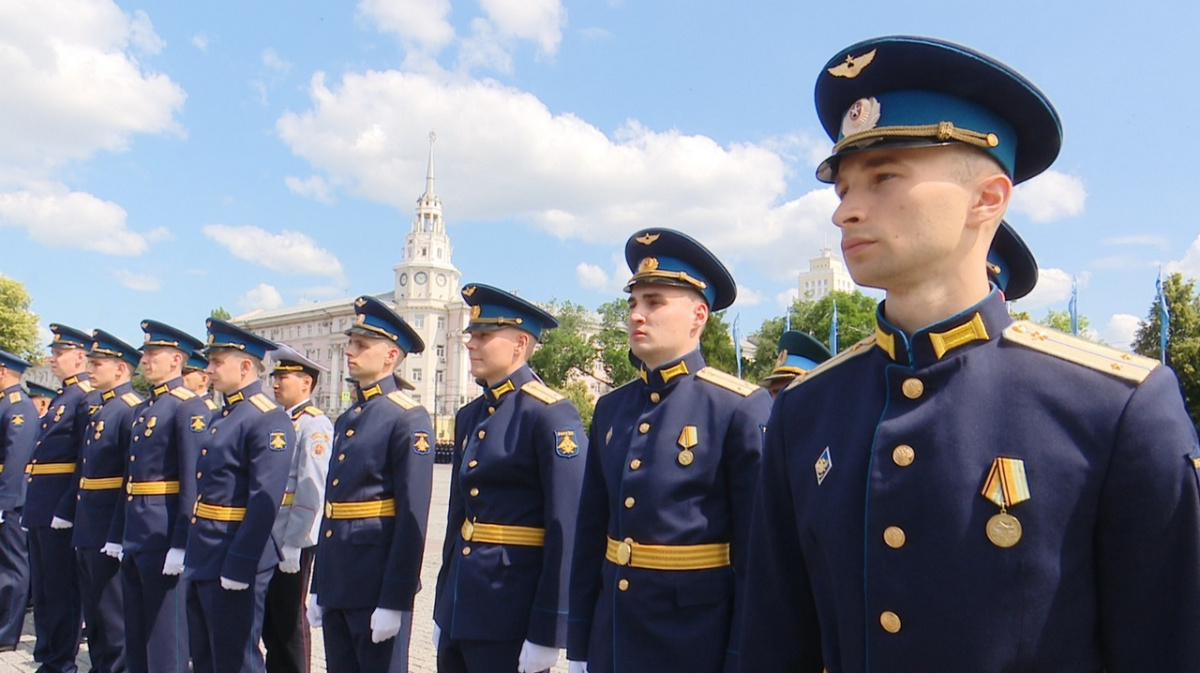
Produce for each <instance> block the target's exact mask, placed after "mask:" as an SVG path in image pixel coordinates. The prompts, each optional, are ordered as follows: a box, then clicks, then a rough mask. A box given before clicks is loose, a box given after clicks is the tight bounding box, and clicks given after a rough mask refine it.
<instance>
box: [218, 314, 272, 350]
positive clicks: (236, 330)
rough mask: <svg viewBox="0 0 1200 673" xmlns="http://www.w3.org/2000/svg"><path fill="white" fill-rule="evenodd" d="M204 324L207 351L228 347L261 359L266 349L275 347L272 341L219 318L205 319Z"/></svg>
mask: <svg viewBox="0 0 1200 673" xmlns="http://www.w3.org/2000/svg"><path fill="white" fill-rule="evenodd" d="M204 326H205V328H207V329H208V344H207V345H206V346H205V349H204V350H205V352H207V353H211V352H212V351H214V350H216V349H219V348H228V349H231V350H237V351H241V352H243V353H245V354H246V355H253V356H254V357H256V358H258V359H259V360H262V359H264V358H265V357H266V356H267V351H270V350H274V349H275V343H274V342H272V341H268V340H266V339H264V338H262V337H260V336H258V335H257V334H254V333H252V332H249V331H247V330H244V329H242V328H241V327H238V326H237V325H233V324H230V323H227V322H225V321H224V320H221V319H219V318H209V319H208V320H205V321H204Z"/></svg>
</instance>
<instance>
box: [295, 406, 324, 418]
mask: <svg viewBox="0 0 1200 673" xmlns="http://www.w3.org/2000/svg"><path fill="white" fill-rule="evenodd" d="M300 413H302V414H308V415H309V416H324V415H325V412H324V411H321V410H320V409H319V408H317V406H316V405H315V404H310V405H308V406H307V407H304V409H303V410H301V411H300Z"/></svg>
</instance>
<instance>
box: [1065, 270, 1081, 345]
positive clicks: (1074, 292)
mask: <svg viewBox="0 0 1200 673" xmlns="http://www.w3.org/2000/svg"><path fill="white" fill-rule="evenodd" d="M1067 313H1069V314H1071V334H1073V335H1075V336H1079V294H1078V288H1077V286H1076V285H1075V276H1071V301H1069V302H1067Z"/></svg>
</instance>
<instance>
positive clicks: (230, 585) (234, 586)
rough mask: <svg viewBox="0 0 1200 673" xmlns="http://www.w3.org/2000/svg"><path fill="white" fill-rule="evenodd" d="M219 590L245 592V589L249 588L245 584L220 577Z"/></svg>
mask: <svg viewBox="0 0 1200 673" xmlns="http://www.w3.org/2000/svg"><path fill="white" fill-rule="evenodd" d="M221 588H222V589H225V590H226V591H245V590H246V589H249V588H250V584H249V583H247V582H239V581H237V580H231V579H229V578H228V577H222V578H221Z"/></svg>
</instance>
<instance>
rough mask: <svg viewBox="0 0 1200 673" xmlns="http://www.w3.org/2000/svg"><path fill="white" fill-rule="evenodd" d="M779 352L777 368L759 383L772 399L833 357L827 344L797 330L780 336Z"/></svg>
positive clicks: (776, 362)
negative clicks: (800, 376) (794, 380)
mask: <svg viewBox="0 0 1200 673" xmlns="http://www.w3.org/2000/svg"><path fill="white" fill-rule="evenodd" d="M778 350H779V358H778V359H777V360H776V361H775V368H774V369H772V370H771V373H770V374H767V375H766V376H764V377H763V379H762V380H761V381H759V382H758V385H760V386H762V387H764V388H766V389H767V392H769V393H771V397H775V396H776V395H778V394H779V391H781V390H783V388H784V386H786V385H787V384H789V383H791V382H792V380H793V379H795V378H796V377H797V376H799V375H801V374H803V373H805V372H807V371H808V370H810V369H812V368H814V367H816V366H817V365H819V364H821V363H822V362H824V361H826V360H828V359H829V358H831V357H833V354H832V353H830V352H829V349H828V348H826V347H825V344H823V343H821V342H820V341H817V340H816V339H814V338H813V337H812V335H810V334H806V333H804V332H800V331H797V330H788V331H786V332H784V333H783V334H781V335H779V345H778Z"/></svg>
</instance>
